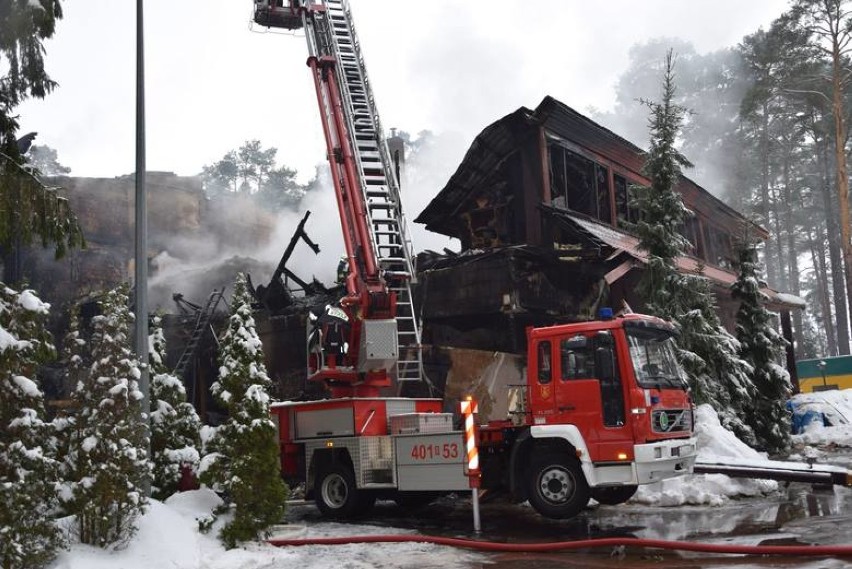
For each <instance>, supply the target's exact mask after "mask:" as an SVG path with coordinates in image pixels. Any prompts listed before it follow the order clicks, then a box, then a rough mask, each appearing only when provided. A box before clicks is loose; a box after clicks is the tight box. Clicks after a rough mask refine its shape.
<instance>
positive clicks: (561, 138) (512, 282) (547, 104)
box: [415, 97, 799, 353]
mask: <svg viewBox="0 0 852 569" xmlns="http://www.w3.org/2000/svg"><path fill="white" fill-rule="evenodd" d="M644 160H645V154H644V152H643V151H642V150H641V149H640V148H638V147H636V146H635V145H633V144H631V143H630V142H628V141H627V140H625V139H623V138H621V137H619V136H618V135H616V134H615V133H613V132H611V131H609V130H607V129H606V128H604V127H602V126H600V125H598V124H596V123H595V122H593V121H592V120H590V119H588V118H587V117H585V116H583V115H581V114H580V113H578V112H576V111H574V110H573V109H571V108H569V107H568V106H566V105H564V104H563V103H561V102H559V101H557V100H555V99H553V98H552V97H545V99H544V100H543V101H542V102H541V104H540V105H539V106H538V107H537V108H536V109H535V110H530V109H527V108H523V107H522V108H520V109H518V110H517V111H515V112H513V113H511V114H509V115H507V116H505V117H503V118H502V119H500V120H498V121H497V122H495V123H493V124H491V125H490V126H488V127H486V128H485V129H484V130H483V131H482V132H481V133H480V134H479V136H477V137H476V139H475V140H474V142H473V143H472V144H471V147H470V149H469V150H468V152H467V154H466V155H465V157H464V159H463V161H462V163H461V164H460V165H459V167H458V169H457V170H456V172H455V173H454V174H453V176H452V177H451V178H450V180H449V181H448V182H447V185H446V186H445V187H444V188H443V189H442V190H441V192H440V193H439V194H438V195H437V196H436V197H435V198H434V199H433V200H432V202H431V203H430V204H429V205H428V206H427V207H426V209H425V210H424V211H423V212H422V213H421V214H420V215H419V217H418V218H417V219H416V220H415V221H416V222H418V223H423V224H425V225H426V228H427V229H429V230H431V231H435V232H437V233H441V234H443V235H447V236H450V237H455V238H457V239H459V240H460V242H461V244H462V253H461V254H460V255H458V256H457V257H453V256H450V257H446V258H442V259H436V258H434V257H432V258H428V259H427V258H424V259H423V261H424V262H422V263H421V265H420V266H419V268H420V270H421V273H420V283H421V284H420V285H419V288H420V290H421V293H420V295H419V298H420V299H421V302H422V303H423V308H422V313H423V315H424V316H423V320H424V341H425V342H427V343H432V342H434V343H435V344H436V345H450V346H457V347H462V348H474V349H495V350H503V351H510V352H515V353H521V351H522V350H523V346H522V345H520V344H519V342H518V341H517V339H516V338H517V337H518V336H520V337H521V338H523V329H524V327H525V326H527V325H540V324H543V323H551V322H564V321H572V320H579V319H589V318H593V317H594V315H595V313H596V311H597V309H598V308H600V307H601V306H612V307H614V308H615V309H618V308H620V307H621V306H623V305H624V304H627V305H628V306H630V307H631V308H632V309H633V310H637V311H638V310H641V308H642V304H641V300H640V299H639V298H638V296H637V295H636V293H635V287H636V284H637V283H638V281H639V278H640V277H641V272H642V266H643V264H644V262H645V254H644V252H642V251H640V250H639V249H638V240H637V239H636V237H635V236H633V235H631V234H630V232H629V227H630V223H631V222H635V221H636V219H637V215H638V214H637V212H636V211H635V210H634V209H633V208H631V207H630V205H629V199H628V191H629V187H630V186H631V185H645V186H647V185H649V180H648V179H647V178H646V177H645V176H643V175H642V166H643V164H644ZM677 191H678V192H679V193H680V194H681V195H682V197H683V200H684V203H685V205H686V206H687V207H688V208H689V209H690V210H691V211H692V212H693V213H694V216H693V217H692V218H691V219H690V220H689V221H688V222H687V223H686V224H685V226H684V227H683V228H682V229H681V232H682V233H683V235H684V236H686V237H687V238H688V239H689V241H690V243H692V250H691V251H690V255H687V256H684V257H682V258H679V259H678V260H677V264H678V266H679V268H680V269H681V270H682V271H684V272H689V271H696V270H699V269H700V270H703V273H704V275H705V276H707V277H708V278H709V279H710V280H711V281H712V282H713V283H714V284H715V285H716V290H717V292H718V293H719V294H718V297H719V306H720V315H721V317H722V320H723V322H724V323H725V324H726V325H728V326H729V327H732V326H733V323H734V315H735V312H736V304H735V303H734V302H733V301H732V300H731V299H730V293H729V287H730V284H731V283H732V282H734V280H735V278H736V275H735V274H734V273H733V272H732V271H731V270H730V268H731V266H732V260H733V259H732V257H733V242H734V239H736V238H737V237H738V236H741V235H743V234H744V230H745V229H746V228H748V230H750V231H751V232H752V234H753V235H756V236H757V237H759V238H762V239H766V238H767V237H768V234H767V232H766V230H764V229H763V228H761V227H759V226H756V225H754V224H752V223H750V222H749V221H748V220H746V219H745V218H744V217H743V216H742V215H740V214H739V213H737V212H736V211H735V210H733V209H732V208H730V207H729V206H727V205H725V204H724V203H723V202H721V201H720V200H719V199H717V198H715V197H714V196H712V195H711V194H710V193H709V192H707V191H706V190H704V189H703V188H701V187H700V186H698V185H697V184H696V183H694V182H693V181H691V180H689V179H688V178H686V177H683V178H681V180H680V182H679V183H678V186H677ZM519 251H524V254H523V258H524V259H525V260H524V262H523V263H522V265H523V270H522V271H519V270H518V267H519V265H518V260H519V258H520V257H519ZM494 259H499V261H495V260H494ZM521 273H523V275H525V276H524V277H522V278H518V274H521ZM531 275H537V276H531ZM531 280H537V281H538V282H542V283H547V285H548V286H547V287H539V289H538V291H537V292H538V293H540V295H541V296H539V297H538V298H535V299H533V297H532V296H531V295H530V294H525V290H527V289H528V283H529V282H530V281H531ZM436 291H440V292H436ZM764 292H766V293H767V294H768V295H769V296H770V299H771V306H772V307H773V308H774V309H776V310H789V309H791V308H794V307H799V306H798V305H795V304H793V305H791V304H790V299H789V298H787V297H779V296H778V295H777V293H775V292H774V291H772V290H770V289H768V288H767V289H764ZM533 296H534V295H533ZM506 299H508V300H509V302H505V300H506ZM474 322H475V323H477V324H475V325H474V324H472V323H474ZM483 322H484V323H485V324H482V323H483ZM495 322H499V323H500V326H499V327H497V328H494V326H491V327H490V329H491V332H487V331H486V330H487V329H488V328H489V327H488V326H487V325H488V324H494V323H495ZM480 324H481V325H480ZM473 330H475V331H476V333H472V331H473ZM521 344H522V342H521ZM507 348H508V349H507Z"/></svg>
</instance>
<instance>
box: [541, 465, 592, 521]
mask: <svg viewBox="0 0 852 569" xmlns="http://www.w3.org/2000/svg"><path fill="white" fill-rule="evenodd" d="M528 484H529V486H528V488H527V490H528V493H529V494H528V495H529V500H530V504H532V507H533V508H535V510H536V511H537V512H538V513H539V514H541V515H542V516H544V517H546V518H552V519H557V520H559V519H565V518H572V517H574V516H576V515H577V514H579V513H580V511H581V510H582V509H583V508H585V507H586V504H588V503H589V485H588V484H587V483H586V477H585V476H583V471H582V470H581V469H580V461H578V460H577V459H576V458H574V457H571V456H567V455H565V454H564V453H560V452H546V453H542V454H540V455H539V456H535V457H534V458H533V461H532V464H531V467H530V475H529V479H528Z"/></svg>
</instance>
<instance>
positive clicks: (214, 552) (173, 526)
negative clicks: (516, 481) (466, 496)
mask: <svg viewBox="0 0 852 569" xmlns="http://www.w3.org/2000/svg"><path fill="white" fill-rule="evenodd" d="M220 503H221V500H220V499H219V497H218V496H216V494H215V493H213V492H212V491H210V490H206V489H202V490H194V491H191V492H183V493H181V494H175V495H174V496H172V497H170V498H169V499H167V500H166V501H165V503H163V502H158V501H155V500H152V501H151V503H150V506H149V508H148V511H147V512H146V513H145V515H144V516H142V517H141V518H140V519H139V531H138V533H137V535H136V536H135V537H134V538H133V540H132V541H131V542H130V543H129V544H128V546H127V548H125V549H123V550H121V551H105V550H102V549H98V548H95V547H91V546H87V545H81V544H74V545H72V546H71V548H70V550H69V551H64V552H62V553H61V554H60V555H59V557H58V558H57V559H56V560H55V561H54V562H53V564H51V565H50V566H49V568H50V569H115V568H121V569H149V568H151V567H169V568H171V569H201V568H205V569H228V568H234V567H239V568H240V569H256V568H257V569H260V568H265V567H299V568H300V569H323V568H326V567H353V568H356V567H384V568H388V569H392V568H402V567H424V568H436V569H437V568H447V569H452V568H455V567H459V568H461V567H470V566H471V564H473V563H475V562H477V561H479V562H481V561H482V560H483V559H484V556H482V555H479V554H474V553H469V552H465V551H459V550H457V549H452V548H448V547H440V546H436V545H428V544H419V543H403V544H370V545H369V546H364V545H342V546H304V547H272V546H270V545H266V544H262V543H251V544H248V545H246V546H245V547H242V548H236V549H231V550H225V548H224V547H223V546H222V545H221V544H220V543H219V540H218V539H217V538H216V537H215V536H216V534H217V533H218V529H219V527H218V525H219V524H221V523H222V521H221V520H220V521H219V522H218V523H217V525H216V526H214V527H213V528H212V529H211V531H210V532H209V533H207V534H202V533H200V532H199V531H198V520H199V519H201V518H204V517H206V516H207V515H208V514H209V513H210V511H211V510H212V509H213V508H214V507H216V506H217V505H218V504H220ZM291 527H292V531H289V532H286V533H287V537H298V538H310V537H327V536H346V535H364V534H370V533H403V532H402V531H400V530H396V529H394V530H392V531H390V532H389V530H388V529H387V528H377V527H372V526H363V525H356V524H336V523H318V524H316V525H312V526H310V527H308V528H303V527H301V526H291Z"/></svg>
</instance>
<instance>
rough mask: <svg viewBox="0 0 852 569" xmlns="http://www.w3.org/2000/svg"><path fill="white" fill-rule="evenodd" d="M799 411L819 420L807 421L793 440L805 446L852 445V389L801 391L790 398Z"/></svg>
mask: <svg viewBox="0 0 852 569" xmlns="http://www.w3.org/2000/svg"><path fill="white" fill-rule="evenodd" d="M790 404H791V406H792V407H793V408H794V409H795V410H796V413H798V414H801V415H803V414H808V413H812V414H813V416H820V417H821V418H822V419H823V420H822V422H809V423H808V424H807V425H806V426H805V432H804V433H803V434H800V435H793V442H794V443H800V444H805V445H828V444H833V445H837V446H844V447H852V389H844V390H840V391H819V392H816V393H800V394H798V395H795V396H793V398H792V399H790Z"/></svg>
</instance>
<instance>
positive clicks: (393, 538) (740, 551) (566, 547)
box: [267, 535, 852, 557]
mask: <svg viewBox="0 0 852 569" xmlns="http://www.w3.org/2000/svg"><path fill="white" fill-rule="evenodd" d="M267 543H269V544H270V545H274V546H276V547H286V546H304V545H344V544H362V543H430V544H434V545H445V546H449V547H458V548H463V549H472V550H475V551H484V552H490V553H495V552H512V553H534V552H537V553H541V552H560V551H573V550H578V549H592V548H600V547H613V548H615V547H635V548H648V549H666V550H671V551H691V552H697V553H721V554H732V555H789V556H807V557H852V545H746V544H719V543H701V542H692V541H669V540H664V539H641V538H631V537H604V538H598V539H582V540H577V541H554V542H547V543H498V542H491V541H484V540H474V539H462V538H455V537H440V536H434V535H354V536H346V537H315V538H300V539H277V538H276V539H270V540H267Z"/></svg>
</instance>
